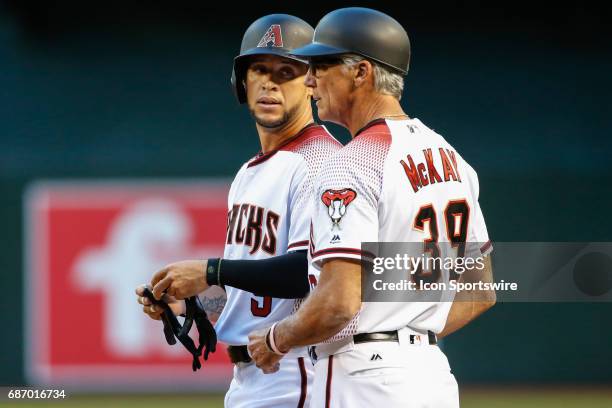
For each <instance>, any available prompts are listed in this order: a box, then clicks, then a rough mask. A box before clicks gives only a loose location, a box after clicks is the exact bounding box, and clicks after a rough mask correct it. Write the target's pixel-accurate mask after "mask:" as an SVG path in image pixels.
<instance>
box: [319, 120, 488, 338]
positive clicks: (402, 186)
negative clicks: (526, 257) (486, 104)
mask: <svg viewBox="0 0 612 408" xmlns="http://www.w3.org/2000/svg"><path fill="white" fill-rule="evenodd" d="M315 186H316V192H315V194H314V195H315V197H314V205H315V206H316V208H315V209H314V214H313V226H312V233H311V244H310V250H309V257H310V259H311V261H312V266H313V267H312V268H310V270H309V274H310V276H309V279H310V282H311V283H312V282H316V279H317V278H318V277H317V276H316V275H317V273H318V272H313V271H316V270H317V269H319V268H320V266H321V261H323V260H324V259H329V258H349V259H362V255H365V254H362V242H403V243H423V244H424V245H430V246H432V248H433V247H436V246H437V244H438V243H444V242H446V243H449V244H450V245H447V246H448V247H451V248H452V246H453V245H454V244H455V243H456V242H463V243H465V242H468V243H482V244H480V245H476V246H473V247H472V248H470V251H472V252H471V253H470V254H469V255H470V256H483V255H487V254H488V253H489V252H490V251H491V250H492V246H491V244H490V241H489V236H488V233H487V228H486V225H485V222H484V217H483V215H482V211H481V209H480V205H479V203H478V193H479V187H478V177H477V175H476V172H475V171H474V169H472V167H471V166H470V165H469V164H468V163H467V162H466V161H465V160H463V158H462V157H461V156H460V155H459V153H458V152H457V151H456V150H455V149H454V148H453V147H452V146H451V145H450V144H449V143H448V142H447V141H446V140H445V139H444V138H443V137H442V136H440V135H439V134H437V133H436V132H434V131H433V130H431V129H429V128H428V127H427V126H425V125H424V124H423V123H422V122H421V121H420V120H418V119H407V120H385V119H378V120H375V121H372V122H370V123H369V124H368V125H367V126H366V127H365V128H364V129H362V130H361V131H360V132H358V134H357V135H356V136H355V137H354V138H353V140H351V142H349V143H348V144H347V145H346V146H345V147H344V148H342V149H341V150H339V151H338V152H336V153H334V155H333V156H332V157H331V158H330V159H329V160H327V161H326V162H325V163H323V165H322V167H321V169H320V173H319V177H318V179H317V181H316V182H315ZM419 245H420V244H419ZM474 249H475V250H474ZM476 252H477V253H476ZM451 272H452V271H451ZM449 275H450V273H449ZM436 278H438V277H436ZM445 278H446V279H449V276H446V277H445ZM313 286H314V285H313ZM451 300H452V298H451ZM451 305H452V302H451V301H449V302H425V301H420V302H363V303H362V308H361V310H360V312H359V313H358V314H357V315H356V316H355V317H354V318H353V320H352V321H351V322H350V323H349V324H348V325H347V327H346V328H345V329H343V330H342V331H341V332H340V333H338V334H337V335H336V336H334V337H332V338H331V339H329V340H328V341H327V342H333V341H336V340H339V339H342V338H345V337H347V336H349V335H353V334H355V333H368V332H380V331H390V330H397V329H400V328H402V327H405V326H409V327H411V328H413V329H415V330H431V331H433V332H436V333H439V332H440V331H441V330H442V329H443V328H444V324H445V322H446V318H447V316H448V313H449V310H450V307H451Z"/></svg>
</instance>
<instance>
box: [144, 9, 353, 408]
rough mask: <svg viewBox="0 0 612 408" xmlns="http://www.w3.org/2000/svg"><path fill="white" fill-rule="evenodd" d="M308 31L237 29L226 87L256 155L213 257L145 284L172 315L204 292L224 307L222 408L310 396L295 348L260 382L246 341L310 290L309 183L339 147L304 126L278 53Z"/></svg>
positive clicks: (291, 67) (294, 72) (293, 21)
mask: <svg viewBox="0 0 612 408" xmlns="http://www.w3.org/2000/svg"><path fill="white" fill-rule="evenodd" d="M313 31H314V30H313V28H312V27H311V26H310V25H308V24H307V23H306V22H304V21H303V20H301V19H299V18H297V17H293V16H289V15H284V14H274V15H268V16H265V17H262V18H260V19H259V20H257V21H255V22H254V23H253V24H252V25H251V26H250V27H249V28H248V29H247V31H246V33H245V34H244V37H243V41H242V46H241V53H240V55H239V56H238V57H236V59H235V61H234V69H233V72H232V84H233V86H234V89H235V91H236V96H237V98H238V100H239V102H240V103H246V104H247V105H248V108H249V110H250V112H251V114H252V116H253V118H254V119H255V122H256V127H257V132H258V134H259V138H260V141H261V147H262V151H261V153H259V154H258V155H257V156H255V157H253V158H252V159H251V160H249V161H248V162H246V163H245V164H244V165H243V166H242V167H241V168H240V170H239V171H238V174H237V175H236V177H235V179H234V181H233V183H232V185H231V188H230V191H229V197H228V225H227V236H226V245H225V251H224V255H223V259H209V260H197V261H183V262H178V263H175V264H172V265H169V266H168V267H166V268H164V269H163V270H161V271H160V272H158V273H157V274H155V276H154V277H153V279H152V281H151V285H152V286H153V293H154V295H155V296H156V297H157V298H160V297H162V295H164V292H165V295H164V299H165V301H166V302H167V303H169V304H170V305H171V306H172V308H173V311H174V312H175V313H177V314H178V313H181V312H182V311H183V310H184V306H183V303H182V302H179V301H177V300H176V299H184V298H186V297H189V296H193V295H195V294H199V293H201V292H203V291H205V290H206V291H205V292H204V295H203V296H200V297H201V299H203V300H204V302H203V303H204V305H205V306H206V305H207V304H210V303H211V299H216V297H212V296H211V295H210V294H209V290H210V289H207V288H209V287H211V286H213V285H219V286H224V288H225V291H226V292H227V302H226V303H225V305H224V307H222V308H215V307H213V309H214V310H213V312H214V311H217V312H218V311H220V310H219V309H222V311H221V313H220V316H219V317H218V320H217V323H216V326H215V329H216V331H217V336H218V338H219V340H220V341H222V342H224V343H226V344H228V345H229V347H228V352H229V354H230V358H231V359H232V361H233V362H234V363H235V367H234V378H233V380H232V383H231V386H230V389H229V391H228V392H227V394H226V397H225V406H227V407H249V408H252V407H296V406H297V407H304V406H308V403H309V399H310V395H311V392H310V387H311V384H312V378H313V376H312V372H313V368H312V365H311V364H310V362H305V361H304V357H307V350H306V348H305V347H301V348H295V349H294V350H292V352H291V353H290V354H289V355H288V356H287V358H286V359H285V360H283V363H281V364H280V366H279V369H278V370H277V372H276V373H275V374H274V375H273V376H267V375H264V374H263V373H262V372H261V371H260V370H258V369H257V367H256V366H255V365H254V363H253V361H252V360H251V358H250V356H249V354H248V352H247V347H246V344H247V343H248V337H247V335H248V333H249V332H251V331H253V330H256V329H259V328H263V327H269V326H270V325H271V324H272V323H274V322H275V321H278V320H280V319H282V318H284V317H286V316H288V315H290V314H291V313H292V312H293V310H294V308H295V307H296V306H295V303H296V301H295V298H301V297H303V296H304V295H305V294H306V293H308V291H309V290H310V286H309V284H308V279H307V277H308V275H307V259H306V250H307V248H308V240H309V234H310V219H311V207H312V199H311V197H312V187H313V182H314V178H315V175H316V173H317V172H318V168H319V166H320V164H321V162H322V161H323V160H325V159H326V158H328V157H329V156H330V155H331V154H332V153H333V152H335V151H337V150H338V149H340V147H341V144H340V143H339V142H338V141H336V140H335V139H334V138H333V137H332V136H331V135H330V134H329V133H328V132H327V130H326V129H325V128H324V127H323V126H320V125H317V124H315V123H314V121H313V116H312V108H311V96H312V92H311V89H310V88H308V87H306V86H305V75H306V72H307V71H308V65H307V64H306V63H305V61H304V60H299V59H296V58H295V57H292V56H290V55H289V54H288V52H289V51H291V50H293V49H295V48H297V47H299V46H303V45H306V44H308V43H310V41H311V40H312V36H313ZM245 289H246V290H245ZM247 290H248V291H247ZM137 294H138V296H139V302H140V303H142V304H143V305H145V313H147V314H149V315H150V316H151V317H153V318H159V315H160V311H159V310H157V309H156V308H155V307H153V306H152V305H151V303H150V302H149V301H148V300H147V299H145V298H143V297H142V288H138V289H137ZM215 296H216V295H215ZM273 296H276V297H273ZM207 312H210V309H209V310H207ZM209 314H210V313H209ZM213 317H214V316H213Z"/></svg>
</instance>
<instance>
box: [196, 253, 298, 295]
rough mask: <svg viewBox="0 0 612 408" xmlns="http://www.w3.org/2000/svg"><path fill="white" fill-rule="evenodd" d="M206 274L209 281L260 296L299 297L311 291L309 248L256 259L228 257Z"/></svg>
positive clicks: (211, 283) (209, 282)
mask: <svg viewBox="0 0 612 408" xmlns="http://www.w3.org/2000/svg"><path fill="white" fill-rule="evenodd" d="M218 268H219V270H218V271H215V272H213V273H211V275H210V279H209V275H207V279H206V282H207V283H208V284H209V285H227V286H231V287H233V288H236V289H241V290H245V291H247V292H251V293H253V294H255V295H257V296H272V297H275V298H282V299H300V298H303V297H305V296H306V295H307V294H308V293H309V292H310V284H309V283H308V260H307V257H306V251H297V252H290V253H287V254H284V255H279V256H275V257H272V258H266V259H257V260H245V259H240V260H228V259H222V260H221V261H220V263H218Z"/></svg>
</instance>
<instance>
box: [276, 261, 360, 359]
mask: <svg viewBox="0 0 612 408" xmlns="http://www.w3.org/2000/svg"><path fill="white" fill-rule="evenodd" d="M340 262H342V263H340ZM326 269H327V270H324V271H323V273H322V274H321V279H320V282H319V285H318V286H317V288H316V289H315V290H314V291H313V292H312V293H311V295H310V296H309V297H308V298H307V299H306V300H305V302H304V303H303V304H302V305H301V306H300V308H299V310H298V312H297V313H295V314H293V315H291V316H289V317H288V318H286V319H285V320H283V321H282V322H280V323H279V324H278V325H277V326H276V329H275V331H274V334H275V342H276V344H277V345H278V347H279V348H280V349H281V350H289V349H291V348H293V347H299V346H308V345H311V344H317V343H320V342H322V341H323V340H326V339H328V338H330V337H332V336H333V335H335V334H337V333H338V332H339V331H341V330H342V329H344V328H345V327H346V325H347V324H348V323H349V322H350V321H351V319H352V318H353V317H354V316H355V314H357V312H359V310H360V308H361V280H360V276H361V269H360V266H359V264H353V263H349V262H347V261H338V262H337V263H336V268H334V267H333V266H332V267H326Z"/></svg>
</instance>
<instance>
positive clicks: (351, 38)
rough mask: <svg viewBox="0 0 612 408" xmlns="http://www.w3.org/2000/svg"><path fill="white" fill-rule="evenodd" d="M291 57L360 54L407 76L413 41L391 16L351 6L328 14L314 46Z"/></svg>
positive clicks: (318, 31)
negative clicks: (411, 41) (411, 42)
mask: <svg viewBox="0 0 612 408" xmlns="http://www.w3.org/2000/svg"><path fill="white" fill-rule="evenodd" d="M291 54H293V55H294V56H296V57H302V58H311V57H321V56H326V55H339V54H357V55H361V56H363V57H366V58H368V59H371V60H373V61H376V62H378V63H380V64H382V65H384V66H386V67H388V68H391V69H392V70H394V71H395V72H398V73H401V74H402V75H406V74H407V73H408V65H409V64H410V40H409V39H408V34H407V33H406V30H404V28H403V27H402V26H401V24H400V23H398V22H397V21H396V20H395V19H393V18H392V17H390V16H388V15H386V14H384V13H381V12H380V11H376V10H372V9H368V8H362V7H349V8H342V9H338V10H334V11H332V12H331V13H328V14H326V15H325V16H324V17H323V18H322V19H321V21H319V24H317V27H316V28H315V33H314V38H313V40H312V43H311V44H309V45H306V46H304V47H301V48H298V49H295V50H293V51H292V52H291Z"/></svg>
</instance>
